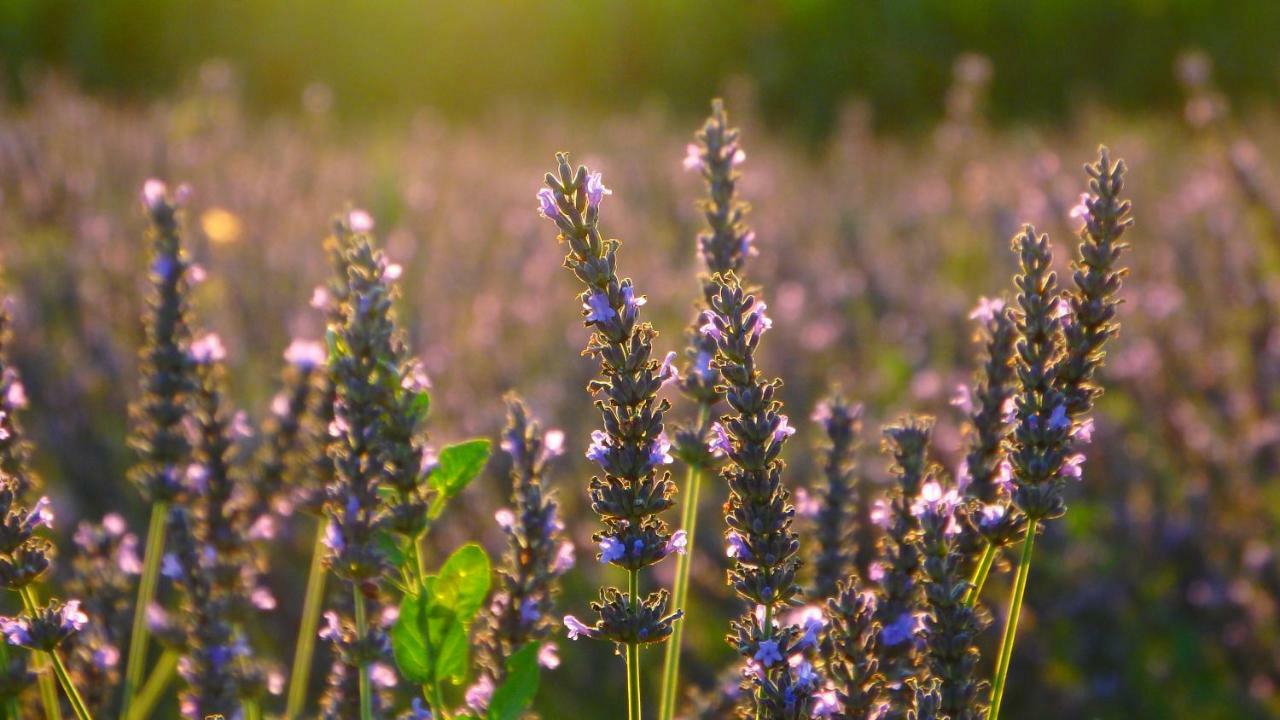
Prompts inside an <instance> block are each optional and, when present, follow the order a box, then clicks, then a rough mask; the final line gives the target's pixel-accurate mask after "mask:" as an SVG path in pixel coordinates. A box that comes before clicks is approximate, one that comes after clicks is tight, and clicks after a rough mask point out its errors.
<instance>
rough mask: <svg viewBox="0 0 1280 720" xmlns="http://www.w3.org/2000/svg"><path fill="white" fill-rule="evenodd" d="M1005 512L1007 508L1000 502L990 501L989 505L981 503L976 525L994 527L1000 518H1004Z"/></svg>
mask: <svg viewBox="0 0 1280 720" xmlns="http://www.w3.org/2000/svg"><path fill="white" fill-rule="evenodd" d="M1006 512H1008V509H1007V508H1006V507H1005V506H1004V505H1001V504H1000V503H991V504H990V505H983V506H982V509H981V510H979V511H978V527H981V528H991V527H994V526H995V525H997V524H998V523H999V522H1000V521H1001V520H1003V519H1004V516H1005V513H1006Z"/></svg>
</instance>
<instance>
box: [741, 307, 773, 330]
mask: <svg viewBox="0 0 1280 720" xmlns="http://www.w3.org/2000/svg"><path fill="white" fill-rule="evenodd" d="M767 307H768V306H767V305H765V304H764V301H763V300H760V301H757V302H756V307H755V309H754V310H752V311H751V314H750V315H749V316H747V321H746V326H747V332H749V333H750V334H751V335H752V336H753V337H756V338H759V337H760V336H761V335H764V331H765V330H768V329H769V328H771V327H773V320H771V319H769V316H768V315H765V314H764V311H765V310H766V309H767Z"/></svg>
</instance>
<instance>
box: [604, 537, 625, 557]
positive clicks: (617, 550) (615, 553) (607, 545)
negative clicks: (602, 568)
mask: <svg viewBox="0 0 1280 720" xmlns="http://www.w3.org/2000/svg"><path fill="white" fill-rule="evenodd" d="M626 554H627V548H626V546H625V545H623V544H622V541H621V540H618V539H617V538H614V537H609V536H605V537H602V538H600V562H602V563H610V562H616V561H618V560H621V559H622V558H623V556H625V555H626Z"/></svg>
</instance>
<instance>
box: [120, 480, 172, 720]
mask: <svg viewBox="0 0 1280 720" xmlns="http://www.w3.org/2000/svg"><path fill="white" fill-rule="evenodd" d="M168 515H169V503H167V502H165V501H157V502H154V503H152V504H151V524H150V526H149V527H148V528H147V547H146V550H145V551H144V554H143V556H142V559H143V565H142V578H141V579H139V580H138V599H137V601H136V602H135V603H134V606H133V631H132V632H131V633H130V634H129V658H128V660H127V661H126V663H125V672H124V700H123V702H122V704H121V706H120V707H121V714H122V715H123V716H124V717H128V716H129V706H130V705H132V704H133V696H134V693H135V692H137V689H138V685H139V683H141V682H142V672H143V670H145V669H146V665H147V641H148V640H149V639H150V629H149V628H148V627H147V608H149V607H150V606H151V602H152V601H153V600H154V599H155V596H156V581H157V579H158V578H159V576H160V556H161V555H162V554H163V553H164V533H165V520H166V519H167V517H168Z"/></svg>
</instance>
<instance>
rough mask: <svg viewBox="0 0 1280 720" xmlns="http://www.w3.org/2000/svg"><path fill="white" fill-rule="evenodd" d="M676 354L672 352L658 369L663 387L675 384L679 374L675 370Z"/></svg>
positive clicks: (659, 379)
mask: <svg viewBox="0 0 1280 720" xmlns="http://www.w3.org/2000/svg"><path fill="white" fill-rule="evenodd" d="M675 362H676V352H675V351H674V350H672V351H671V352H669V353H667V356H666V357H664V358H663V359H662V365H660V366H659V367H658V381H659V382H661V383H662V384H663V385H666V384H667V383H670V382H673V381H674V380H675V379H676V376H677V375H678V373H677V372H676V368H675Z"/></svg>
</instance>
